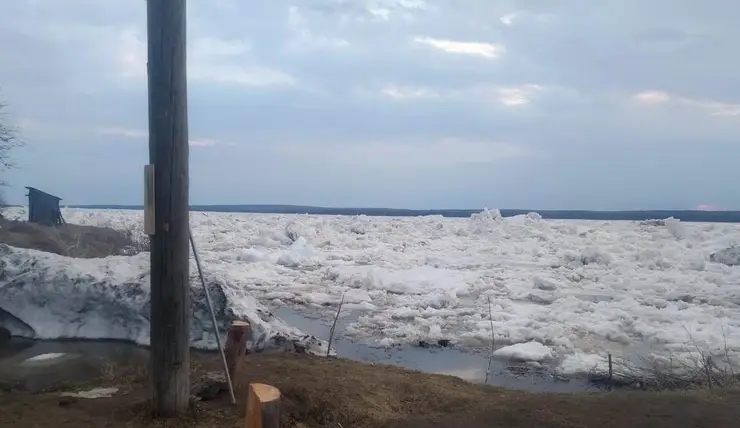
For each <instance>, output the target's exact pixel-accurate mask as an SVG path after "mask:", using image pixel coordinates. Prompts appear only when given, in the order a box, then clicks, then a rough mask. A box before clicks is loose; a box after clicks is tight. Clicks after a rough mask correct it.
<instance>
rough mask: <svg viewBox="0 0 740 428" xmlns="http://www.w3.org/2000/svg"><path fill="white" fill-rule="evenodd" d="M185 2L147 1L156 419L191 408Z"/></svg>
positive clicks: (151, 363)
mask: <svg viewBox="0 0 740 428" xmlns="http://www.w3.org/2000/svg"><path fill="white" fill-rule="evenodd" d="M185 3H186V0H148V1H147V47H148V55H147V59H148V63H147V68H148V78H149V79H148V80H149V81H148V86H149V160H150V164H153V165H154V235H153V236H152V238H151V317H150V323H151V334H150V336H151V353H150V357H149V358H150V369H151V372H150V373H151V376H152V386H153V388H152V393H153V397H152V398H153V408H154V414H155V416H159V417H169V416H175V415H178V414H182V413H184V412H186V411H187V409H188V407H189V402H190V347H189V345H190V340H189V336H190V294H189V291H190V290H189V288H190V285H189V278H190V269H189V267H190V263H189V256H190V254H189V251H190V250H189V246H188V236H189V235H188V231H189V217H188V210H189V206H188V203H189V200H188V191H189V177H188V160H189V158H188V156H189V153H188V116H187V79H186V61H185V51H186V49H185V45H186V36H185V35H186V32H185V23H186V12H185Z"/></svg>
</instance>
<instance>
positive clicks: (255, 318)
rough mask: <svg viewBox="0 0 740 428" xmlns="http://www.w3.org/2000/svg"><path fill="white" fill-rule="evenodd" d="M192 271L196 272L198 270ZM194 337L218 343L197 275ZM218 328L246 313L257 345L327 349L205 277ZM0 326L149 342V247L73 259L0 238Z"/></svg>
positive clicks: (41, 334)
mask: <svg viewBox="0 0 740 428" xmlns="http://www.w3.org/2000/svg"><path fill="white" fill-rule="evenodd" d="M193 271H195V270H194V269H193ZM191 284H193V285H192V287H191V293H190V299H191V312H192V315H193V317H192V319H191V327H190V330H191V331H190V334H191V344H192V345H193V346H195V347H199V348H204V349H215V347H216V341H215V335H214V329H213V322H212V320H211V317H210V312H209V310H208V306H207V300H206V297H205V292H204V290H203V288H202V286H200V285H199V284H200V283H199V282H198V280H197V278H196V277H193V278H191ZM207 284H208V287H209V293H210V295H211V299H212V301H213V305H214V312H215V314H216V320H217V322H218V323H219V324H220V325H219V330H220V332H221V334H222V335H223V334H224V333H225V327H226V326H227V325H228V324H229V322H230V321H231V320H233V319H235V318H241V319H243V318H247V319H249V321H250V322H251V324H252V326H253V330H254V333H255V345H256V346H257V347H260V348H261V347H265V346H270V345H272V344H277V343H282V342H283V339H288V340H296V341H298V342H301V344H303V345H306V346H308V347H309V350H312V351H315V352H321V346H322V344H321V342H320V341H319V340H317V339H314V338H310V337H306V336H305V335H303V334H302V333H301V332H300V331H299V330H298V329H295V328H292V327H290V326H288V325H286V324H285V323H283V322H282V321H281V320H280V319H278V318H275V317H274V316H272V315H271V314H270V312H269V311H268V310H267V309H266V308H264V306H263V305H261V304H259V303H258V302H257V301H256V300H255V299H254V298H252V297H250V296H249V295H247V294H245V293H244V292H243V291H241V290H234V289H233V288H231V287H229V285H228V284H226V283H224V282H223V281H221V280H219V278H214V277H210V278H208V279H207ZM0 308H2V309H3V310H4V311H5V312H6V313H5V314H4V316H0V327H3V328H6V329H8V330H10V332H11V334H13V335H15V336H22V337H36V338H39V339H57V338H85V339H123V340H130V341H133V342H136V343H138V344H143V345H148V344H149V312H150V306H149V254H148V253H142V254H138V255H136V256H132V257H124V256H116V257H107V258H103V259H71V258H67V257H63V256H58V255H56V254H50V253H44V252H40V251H34V250H25V249H18V248H13V247H9V246H7V245H4V244H0Z"/></svg>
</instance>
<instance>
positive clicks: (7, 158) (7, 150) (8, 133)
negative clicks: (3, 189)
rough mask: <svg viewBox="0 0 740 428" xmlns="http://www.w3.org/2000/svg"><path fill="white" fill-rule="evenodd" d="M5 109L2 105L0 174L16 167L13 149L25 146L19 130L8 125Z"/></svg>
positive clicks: (0, 178)
mask: <svg viewBox="0 0 740 428" xmlns="http://www.w3.org/2000/svg"><path fill="white" fill-rule="evenodd" d="M5 107H6V105H5V104H2V103H0V173H2V172H4V171H7V170H9V169H11V168H14V167H15V166H16V164H15V163H14V162H13V158H12V156H11V154H12V152H13V149H16V148H18V147H21V146H22V145H23V141H21V140H20V138H18V129H16V128H15V127H13V126H11V125H10V124H8V123H7V121H6V120H5V115H4V114H3V109H4V108H5ZM4 184H5V182H4V181H3V180H2V177H0V186H2V185H4Z"/></svg>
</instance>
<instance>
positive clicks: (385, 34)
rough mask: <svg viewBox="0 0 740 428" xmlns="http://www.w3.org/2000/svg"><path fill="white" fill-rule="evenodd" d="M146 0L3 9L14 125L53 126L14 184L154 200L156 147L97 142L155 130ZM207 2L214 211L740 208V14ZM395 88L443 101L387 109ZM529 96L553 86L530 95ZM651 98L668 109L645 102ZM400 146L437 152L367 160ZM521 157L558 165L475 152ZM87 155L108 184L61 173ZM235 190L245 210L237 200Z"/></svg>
mask: <svg viewBox="0 0 740 428" xmlns="http://www.w3.org/2000/svg"><path fill="white" fill-rule="evenodd" d="M145 6H146V5H145V2H143V1H141V2H133V3H132V2H130V1H127V0H110V1H106V2H98V1H93V0H70V1H68V2H55V1H51V0H47V1H35V2H30V1H14V2H5V3H2V4H1V5H0V15H2V16H10V17H13V19H12V20H11V21H9V22H10V24H9V25H5V26H2V27H0V42H2V43H3V45H5V46H13V47H14V49H4V50H2V51H0V88H2V89H3V90H2V92H0V96H1V97H3V99H4V100H5V101H7V102H8V103H9V104H10V110H11V113H12V117H13V118H15V119H17V120H18V121H19V122H22V121H27V123H35V124H38V126H36V127H35V129H31V127H29V129H28V132H27V133H25V135H26V137H27V139H32V140H33V141H32V143H33V144H32V146H31V147H33V148H35V150H36V152H32V151H31V149H29V151H26V152H23V153H21V154H19V156H20V157H21V161H22V162H23V163H24V164H25V165H26V168H25V169H24V170H21V171H18V172H15V173H14V175H13V176H11V177H10V181H12V182H14V183H19V184H20V182H23V183H24V184H25V183H26V182H27V181H28V180H31V179H33V180H39V181H42V184H46V183H48V184H49V185H54V186H62V187H63V189H61V191H59V192H60V193H64V194H67V195H69V196H68V197H66V198H65V199H73V200H74V201H75V202H91V203H92V202H121V203H126V202H129V203H135V202H138V200H139V193H140V192H139V190H140V186H139V179H140V175H141V174H140V165H141V164H142V163H143V162H145V157H146V151H145V150H142V147H141V144H142V143H138V144H134V145H132V144H131V141H130V138H129V139H128V140H126V139H125V138H123V137H121V136H116V135H105V134H101V133H99V132H94V130H99V129H101V128H121V129H146V120H147V114H146V109H147V102H146V86H145V78H144V76H143V74H141V73H142V70H144V69H143V68H141V67H140V68H138V69H137V68H136V64H137V60H138V61H139V62H138V64H139V65H141V63H140V59H141V58H138V57H137V55H140V54H141V52H140V51H137V50H136V49H137V46H136V43H140V42H141V41H143V39H141V40H138V39H137V37H143V36H144V31H145V19H146V16H145V9H146V7H145ZM188 7H189V10H188V14H189V23H188V27H189V36H188V37H189V42H190V46H191V48H192V49H191V52H190V53H189V55H190V59H191V60H192V61H194V62H195V63H191V69H190V72H191V73H190V79H191V80H190V86H189V97H190V100H189V102H190V134H191V137H192V138H194V139H200V140H202V141H205V140H213V141H217V142H229V143H233V144H234V145H233V146H232V145H228V144H224V145H221V144H217V145H215V146H213V147H209V148H207V149H206V148H198V147H195V148H194V149H193V151H192V153H193V154H192V162H193V167H192V172H193V187H192V188H193V198H194V200H195V201H196V202H202V203H209V202H210V203H219V202H220V203H223V202H234V203H237V202H255V203H280V202H283V203H306V204H330V205H396V206H404V205H405V206H417V207H419V206H476V205H478V206H480V205H501V206H528V207H545V208H569V207H582V208H610V207H612V208H625V207H631V208H635V207H638V206H644V207H656V206H668V205H670V206H672V207H673V206H676V207H679V206H683V207H692V206H694V205H696V204H699V203H709V204H716V205H721V206H738V205H737V204H738V202H737V201H736V200H735V199H736V198H734V193H733V190H732V188H731V187H730V186H729V185H725V184H723V183H724V182H733V181H734V182H736V181H737V180H738V179H740V176H738V174H740V173H738V172H737V169H736V168H734V166H733V165H732V164H731V163H730V162H729V161H728V159H731V158H733V157H737V156H740V147H737V146H736V145H735V144H734V142H735V141H737V139H738V137H740V116H725V117H719V116H711V113H712V112H713V111H715V110H716V108H714V110H712V107H711V105H710V104H711V103H712V102H715V103H717V102H719V103H725V104H729V105H734V104H740V77H738V76H740V60H739V59H737V56H736V55H734V51H735V47H734V44H735V41H736V40H737V39H738V37H739V36H740V30H739V29H738V27H737V26H736V19H735V18H733V17H737V16H738V15H739V14H740V5H738V4H737V3H736V2H732V1H729V0H728V1H715V2H712V3H709V4H707V3H705V4H699V3H696V2H694V1H690V0H676V1H667V0H656V1H652V2H644V1H643V2H638V1H636V0H628V1H624V2H618V3H604V2H590V1H586V0H565V1H559V2H551V1H545V0H524V1H513V0H511V1H500V2H499V1H497V2H493V1H484V0H475V1H474V0H471V1H467V2H460V1H456V0H435V1H421V0H363V1H360V0H352V1H349V0H310V1H305V2H304V1H302V2H288V1H285V0H274V1H269V2H265V1H256V0H254V1H244V0H210V1H206V0H191V1H189V2H188ZM291 14H292V15H291ZM504 16H509V18H510V19H506V20H505V21H507V22H502V20H501V17H504ZM417 37H427V38H434V39H437V40H449V41H454V42H470V43H490V44H500V45H503V46H504V47H505V52H504V53H503V54H501V55H499V56H498V57H496V58H486V57H482V56H475V55H459V54H450V53H447V52H444V51H442V50H440V49H435V48H433V47H430V46H428V45H424V44H420V43H417V42H414V39H415V38H417ZM206 42H208V43H206ZM345 42H346V43H345ZM209 43H210V44H209ZM196 45H198V46H200V48H197V47H196ZM235 47H239V49H236V48H235ZM138 48H141V46H139V47H138ZM209 49H210V52H211V54H208V52H209ZM137 52H138V53H137ZM214 52H215V53H214ZM124 54H127V55H128V56H126V55H124ZM129 67H130V69H129ZM137 70H138V71H137ZM137 72H138V73H139V75H138V76H137V75H136V73H137ZM389 85H395V87H397V88H400V89H399V91H401V92H402V91H403V90H404V88H412V89H413V88H420V89H419V90H420V91H422V92H424V91H426V92H425V93H426V94H432V95H433V96H419V97H416V98H410V99H403V97H396V98H393V97H388V96H384V95H383V94H382V93H381V92H382V89H383V88H387V87H389ZM522 85H537V86H538V87H541V88H542V90H537V91H536V93H533V94H530V95H527V96H524V95H521V94H520V93H519V92H517V91H518V90H520V89H521V88H522V87H523V86H522ZM517 88H519V89H517ZM502 90H503V92H502ZM649 90H654V91H664V92H666V93H668V94H669V95H670V100H669V101H666V102H663V103H658V104H653V105H646V104H644V103H639V102H637V101H635V100H633V99H632V96H633V95H634V94H636V93H638V92H642V91H649ZM401 92H399V93H401ZM412 92H413V90H412ZM502 94H508V95H507V96H508V97H509V100H510V101H509V102H508V105H507V103H505V102H503V101H502V99H501V98H502ZM517 97H519V98H517ZM522 97H523V98H522ZM512 99H514V101H511V100H512ZM516 99H522V101H516ZM525 101H528V102H525ZM29 121H32V122H29ZM44 129H45V130H44ZM449 139H458V141H460V142H461V143H460V145H459V146H458V150H459V151H460V152H461V153H458V154H456V155H455V156H452V155H449V154H448V156H446V157H448V158H449V159H447V160H448V162H436V161H435V162H432V161H428V162H422V161H421V160H424V159H427V160H429V157H428V156H429V154H430V153H437V154H436V155H435V156H445V155H444V154H440V153H442V152H441V151H439V149H438V147H440V144H442V142H444V141H447V140H449ZM394 144H395V145H398V146H399V147H401V146H402V147H404V150H406V149H408V150H419V154H418V158H415V157H414V156H413V155H411V154H410V152H409V153H406V154H405V155H403V156H400V157H399V158H400V159H402V160H403V159H406V163H405V164H403V163H402V164H396V167H394V168H390V167H388V166H387V165H381V164H379V163H378V162H377V161H373V162H369V160H370V159H369V158H371V157H372V158H373V159H378V158H382V155H378V156H375V157H373V156H370V155H368V153H372V150H381V149H382V150H385V149H387V148H388V147H389V145H391V146H392V145H394ZM476 144H487V146H485V149H481V148H480V146H476ZM502 145H503V146H502ZM506 145H514V146H516V147H518V148H519V149H520V150H521V152H522V153H538V154H541V155H539V156H514V157H510V158H508V159H507V160H506V162H503V163H501V162H497V161H496V157H495V156H493V155H491V156H490V157H489V158H488V159H489V161H488V162H486V163H485V165H478V164H477V163H475V162H474V163H470V162H467V160H468V159H469V158H470V156H471V155H469V154H468V153H462V152H464V151H465V150H478V152H480V153H489V154H490V153H493V152H486V150H489V149H490V150H494V149H495V148H497V147H498V148H500V147H508V146H506ZM296 146H300V147H301V150H298V151H295V150H294V151H292V152H291V151H290V150H288V152H286V148H291V147H293V148H294V147H296ZM88 147H89V149H87V148H88ZM337 147H341V148H342V150H338V149H336V148H337ZM476 147H478V148H476ZM47 148H48V150H49V151H48V152H47ZM333 148H334V152H331V150H332V149H333ZM383 148H385V149H383ZM196 149H198V150H197V152H196ZM435 150H437V151H435ZM44 153H50V155H49V156H51V154H53V156H54V157H53V160H50V159H51V158H47V157H44V158H43V159H42V157H43V156H42V154H44ZM327 153H329V154H330V156H329V155H327ZM363 154H364V155H363ZM425 155H426V156H427V158H424V156H425ZM473 156H474V155H473ZM363 157H366V158H368V162H361V161H358V159H359V160H362V159H363ZM479 157H480V158H483V159H486V157H485V156H479ZM93 158H95V159H94V160H93ZM343 159H347V160H348V162H347V163H346V164H345V163H344V162H343V161H342V160H343ZM88 162H96V168H99V171H95V173H97V174H99V175H100V177H101V178H100V179H99V180H96V183H95V185H94V186H93V185H89V184H85V183H86V180H88V177H87V176H86V174H83V173H81V172H76V173H69V174H61V173H62V172H63V170H64V169H65V168H69V166H70V165H81V164H83V163H88ZM399 165H400V166H399ZM73 169H74V168H73ZM79 169H80V168H77V170H79ZM689 171H690V173H689ZM44 174H48V176H47V177H46V178H43V177H44ZM52 174H54V177H55V178H50V177H52ZM59 177H61V178H59ZM44 180H46V181H44ZM674 185H675V186H680V189H679V188H672V186H674ZM40 186H41V185H40ZM85 186H87V187H85ZM113 189H115V190H113ZM625 189H629V192H627V191H625ZM234 191H237V195H238V197H239V200H236V201H235V200H227V198H229V195H231V194H233V192H234ZM13 192H16V191H15V190H14V191H13ZM13 192H11V196H14V197H16V198H17V197H18V193H19V192H16V194H14V193H13ZM607 194H608V195H609V196H606V195H607ZM615 194H616V195H617V196H615ZM111 195H118V196H116V197H117V198H120V199H117V200H111V198H112V199H115V198H114V197H113V196H111ZM106 198H109V199H106Z"/></svg>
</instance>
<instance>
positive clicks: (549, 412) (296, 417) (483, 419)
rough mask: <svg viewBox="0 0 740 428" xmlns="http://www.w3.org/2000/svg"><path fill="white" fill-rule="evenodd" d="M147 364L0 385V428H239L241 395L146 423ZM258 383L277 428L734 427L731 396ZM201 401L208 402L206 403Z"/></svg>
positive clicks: (277, 369) (253, 366) (273, 367)
mask: <svg viewBox="0 0 740 428" xmlns="http://www.w3.org/2000/svg"><path fill="white" fill-rule="evenodd" d="M145 367H146V359H138V360H132V361H131V362H130V363H129V365H127V366H116V367H114V366H111V365H110V364H107V363H105V362H101V363H100V365H99V366H98V367H96V368H95V369H92V368H91V369H90V372H89V377H91V378H92V379H91V380H76V381H74V382H69V381H55V383H53V384H49V385H47V386H46V387H45V390H44V391H42V392H36V393H32V392H29V391H23V390H22V388H20V389H19V388H15V387H13V386H12V385H8V384H5V385H4V386H3V387H2V388H0V389H4V391H0V427H14V428H30V427H75V428H83V427H130V428H144V427H173V428H175V427H209V428H210V427H243V426H244V412H245V408H246V406H245V402H244V400H245V393H244V388H243V387H242V388H240V389H239V390H238V391H237V400H238V404H237V405H236V406H232V405H231V404H230V400H229V398H228V393H221V394H220V395H217V396H215V397H210V398H211V399H208V400H206V401H196V402H194V404H193V408H192V410H191V412H190V414H188V415H187V416H186V417H183V418H180V419H175V420H166V421H161V420H159V421H156V420H153V419H152V418H151V416H150V410H149V404H148V399H149V396H150V392H149V389H148V386H147V383H148V382H147V378H148V375H147V373H146V369H145ZM219 371H220V365H219V358H218V357H217V356H216V355H214V354H200V353H198V354H194V355H193V360H192V373H193V381H194V383H198V379H201V378H202V377H203V376H204V375H205V374H207V373H213V372H219ZM253 381H257V382H264V383H269V384H272V385H274V386H276V387H278V388H279V389H280V390H281V391H282V394H283V399H282V406H281V412H282V420H283V426H284V427H304V428H306V427H334V428H337V427H343V428H350V427H352V428H363V427H387V428H390V427H394V428H422V427H468V428H483V427H486V428H488V427H509V428H517V427H543V428H547V427H573V428H575V427H598V428H612V427H613V428H622V427H624V428H637V427H645V428H648V427H649V428H662V427H665V428H669V427H670V428H683V427H685V428H688V427H692V428H694V427H707V428H710V427H711V428H722V427H733V426H734V427H736V426H738V421H739V420H740V391H737V390H715V391H711V392H710V391H706V390H705V391H691V392H681V393H676V392H670V393H668V392H661V393H655V392H629V393H628V392H613V393H580V394H552V393H527V392H521V391H513V390H504V389H499V388H493V387H485V386H480V385H475V384H472V383H468V382H465V381H463V380H461V379H458V378H455V377H452V376H443V375H433V374H425V373H420V372H412V371H408V370H405V369H402V368H398V367H393V366H385V365H370V364H363V363H358V362H353V361H348V360H343V359H324V358H318V357H312V356H308V355H294V354H272V355H268V354H264V355H250V356H249V357H248V364H247V369H246V371H245V372H244V373H243V377H241V379H240V383H241V384H242V385H246V384H247V383H248V382H253ZM96 386H105V387H109V386H117V387H119V392H118V393H117V394H115V395H114V396H112V397H110V398H96V399H83V398H79V399H70V398H63V397H61V396H60V392H61V391H74V390H85V389H89V388H92V387H96ZM207 398H208V397H207Z"/></svg>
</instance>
